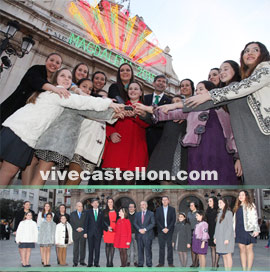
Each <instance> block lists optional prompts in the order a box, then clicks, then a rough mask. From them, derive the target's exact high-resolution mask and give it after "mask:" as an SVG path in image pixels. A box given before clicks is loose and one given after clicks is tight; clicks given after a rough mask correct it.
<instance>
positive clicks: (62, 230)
mask: <svg viewBox="0 0 270 272" xmlns="http://www.w3.org/2000/svg"><path fill="white" fill-rule="evenodd" d="M66 225H67V230H68V244H65V237H66V226H65V224H63V223H59V224H57V225H56V230H55V244H56V245H60V246H65V245H70V244H72V243H73V239H72V227H71V225H70V224H69V223H68V222H67V223H66Z"/></svg>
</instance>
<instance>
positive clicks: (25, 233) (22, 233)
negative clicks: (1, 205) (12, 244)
mask: <svg viewBox="0 0 270 272" xmlns="http://www.w3.org/2000/svg"><path fill="white" fill-rule="evenodd" d="M15 241H16V243H36V242H37V241H38V228H37V223H36V222H35V221H33V220H27V219H25V220H23V221H21V222H20V224H19V226H18V229H17V231H16V238H15Z"/></svg>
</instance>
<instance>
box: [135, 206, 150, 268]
mask: <svg viewBox="0 0 270 272" xmlns="http://www.w3.org/2000/svg"><path fill="white" fill-rule="evenodd" d="M147 206H148V205H147V202H146V201H141V204H140V207H141V211H140V212H137V213H136V215H135V219H134V227H135V229H136V231H137V232H136V234H135V239H136V240H137V244H138V267H143V264H144V250H145V255H146V265H147V266H148V267H151V266H152V240H153V239H154V238H155V235H154V231H153V228H154V226H155V217H154V213H153V212H151V211H149V210H147Z"/></svg>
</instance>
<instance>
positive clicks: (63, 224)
mask: <svg viewBox="0 0 270 272" xmlns="http://www.w3.org/2000/svg"><path fill="white" fill-rule="evenodd" d="M72 243H73V240H72V227H71V225H70V224H69V223H68V222H67V218H66V216H65V215H62V216H61V218H60V223H59V224H57V225H56V231H55V245H56V247H57V248H58V249H57V252H58V260H59V264H60V265H62V266H66V265H67V263H66V257H67V246H68V245H70V244H72Z"/></svg>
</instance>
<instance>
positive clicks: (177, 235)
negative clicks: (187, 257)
mask: <svg viewBox="0 0 270 272" xmlns="http://www.w3.org/2000/svg"><path fill="white" fill-rule="evenodd" d="M172 241H173V243H174V248H175V249H176V250H177V251H184V252H187V251H189V250H190V249H188V248H187V244H191V227H190V224H189V223H184V222H177V223H176V225H175V228H174V232H173V238H172Z"/></svg>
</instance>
